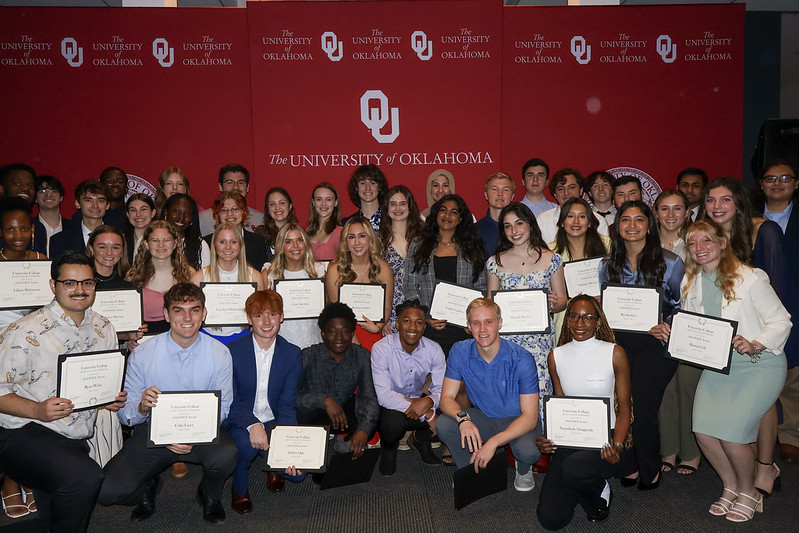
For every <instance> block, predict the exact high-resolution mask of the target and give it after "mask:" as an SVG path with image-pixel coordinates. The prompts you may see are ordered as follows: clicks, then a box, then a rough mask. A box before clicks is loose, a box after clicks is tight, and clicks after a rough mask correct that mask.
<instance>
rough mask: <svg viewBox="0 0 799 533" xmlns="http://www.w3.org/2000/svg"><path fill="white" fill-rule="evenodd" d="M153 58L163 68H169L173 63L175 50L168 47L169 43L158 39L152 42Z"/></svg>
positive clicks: (161, 38)
mask: <svg viewBox="0 0 799 533" xmlns="http://www.w3.org/2000/svg"><path fill="white" fill-rule="evenodd" d="M153 57H154V58H156V59H157V60H158V64H159V65H161V66H162V67H164V68H167V67H171V66H172V64H173V63H174V62H175V49H174V48H171V47H170V46H169V41H167V40H166V39H164V38H163V37H158V38H157V39H155V40H154V41H153Z"/></svg>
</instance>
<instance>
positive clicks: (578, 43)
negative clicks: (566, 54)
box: [571, 35, 591, 65]
mask: <svg viewBox="0 0 799 533" xmlns="http://www.w3.org/2000/svg"><path fill="white" fill-rule="evenodd" d="M571 50H572V55H573V56H574V58H575V59H576V60H577V62H578V63H580V64H581V65H587V64H588V63H590V62H591V45H590V44H586V42H585V39H583V36H582V35H575V36H574V37H572V42H571Z"/></svg>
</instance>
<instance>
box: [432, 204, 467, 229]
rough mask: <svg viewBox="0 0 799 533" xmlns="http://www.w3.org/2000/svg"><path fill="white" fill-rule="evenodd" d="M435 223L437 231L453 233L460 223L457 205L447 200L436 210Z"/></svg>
mask: <svg viewBox="0 0 799 533" xmlns="http://www.w3.org/2000/svg"><path fill="white" fill-rule="evenodd" d="M436 222H438V227H439V229H442V230H444V231H455V228H457V227H458V224H460V222H461V212H460V210H459V209H458V203H457V202H456V201H455V200H447V201H446V202H444V203H443V204H441V207H440V208H439V209H438V214H437V215H436Z"/></svg>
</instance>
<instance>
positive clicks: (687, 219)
mask: <svg viewBox="0 0 799 533" xmlns="http://www.w3.org/2000/svg"><path fill="white" fill-rule="evenodd" d="M671 196H678V197H679V198H680V200H682V205H683V207H685V212H686V215H687V213H688V197H687V196H685V193H684V192H682V191H680V190H678V189H666V190H665V191H663V192H662V193H660V194H658V197H657V199H656V200H655V204H654V205H653V206H652V211H654V212H655V213H657V211H658V208H659V207H660V204H661V203H663V202H664V201H665V200H666V198H669V197H671ZM656 220H657V219H656ZM657 225H658V231H660V221H659V220H657ZM690 225H691V217H690V216H686V217H685V220H683V222H682V226H680V229H679V230H678V231H677V235H678V236H679V237H681V238H683V239H684V238H685V232H686V231H687V230H688V226H690Z"/></svg>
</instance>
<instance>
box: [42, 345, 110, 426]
mask: <svg viewBox="0 0 799 533" xmlns="http://www.w3.org/2000/svg"><path fill="white" fill-rule="evenodd" d="M57 383H58V386H57V389H56V396H57V397H59V398H66V399H68V400H70V401H71V402H72V403H73V404H74V405H75V408H74V410H75V411H82V410H84V409H94V408H97V407H100V406H103V405H108V404H111V403H114V399H115V398H116V396H117V394H119V392H120V391H121V390H122V387H123V386H124V383H125V356H124V355H122V352H121V351H119V350H107V351H101V352H89V353H76V354H62V355H59V356H58V379H57Z"/></svg>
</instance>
